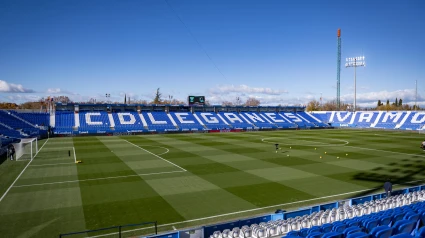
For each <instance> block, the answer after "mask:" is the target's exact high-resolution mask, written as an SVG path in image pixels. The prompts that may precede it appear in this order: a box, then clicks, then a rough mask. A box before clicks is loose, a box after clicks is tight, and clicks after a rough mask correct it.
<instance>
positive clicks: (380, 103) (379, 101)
mask: <svg viewBox="0 0 425 238" xmlns="http://www.w3.org/2000/svg"><path fill="white" fill-rule="evenodd" d="M382 105H384V104H383V103H382V102H381V100H378V106H377V108H378V107H380V106H382Z"/></svg>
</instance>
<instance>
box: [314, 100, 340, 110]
mask: <svg viewBox="0 0 425 238" xmlns="http://www.w3.org/2000/svg"><path fill="white" fill-rule="evenodd" d="M325 104H326V103H325ZM335 108H336V107H335ZM319 110H320V102H319V101H317V100H313V101H310V102H308V104H307V111H310V112H311V111H319Z"/></svg>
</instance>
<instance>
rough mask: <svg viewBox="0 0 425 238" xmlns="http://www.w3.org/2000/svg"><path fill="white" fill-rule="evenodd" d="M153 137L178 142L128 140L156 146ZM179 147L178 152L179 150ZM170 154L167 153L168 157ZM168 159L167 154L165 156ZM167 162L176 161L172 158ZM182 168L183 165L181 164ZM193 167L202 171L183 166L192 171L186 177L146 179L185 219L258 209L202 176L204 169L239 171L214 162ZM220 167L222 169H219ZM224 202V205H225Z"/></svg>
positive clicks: (150, 138) (141, 139) (138, 143)
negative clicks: (197, 167) (155, 139)
mask: <svg viewBox="0 0 425 238" xmlns="http://www.w3.org/2000/svg"><path fill="white" fill-rule="evenodd" d="M153 138H157V139H159V140H161V141H163V142H165V141H167V140H171V141H175V140H174V139H170V138H164V137H162V136H153V137H151V136H148V137H141V136H140V137H129V138H127V137H126V138H125V139H128V140H129V141H131V142H132V143H134V144H136V145H142V144H145V145H146V144H157V145H158V143H157V142H155V141H153V140H152V139H153ZM161 144H162V145H161V146H165V147H167V148H170V151H171V153H173V152H174V151H175V150H182V147H179V146H177V145H174V146H176V148H174V147H171V146H170V145H168V144H166V143H161ZM177 148H178V149H177ZM166 155H168V154H166ZM164 156H165V155H164ZM192 156H193V155H192ZM167 159H168V160H171V161H172V162H174V163H176V164H177V162H176V161H173V160H172V158H170V156H168V157H167ZM196 159H200V160H206V161H207V159H205V158H200V157H199V156H198V158H195V161H196ZM178 165H179V166H182V165H180V164H178ZM192 166H199V170H196V169H193V168H192V167H191V165H189V164H186V165H185V166H182V167H183V168H184V169H187V168H190V169H191V170H190V171H187V172H185V173H184V174H185V175H184V176H183V175H182V174H181V175H178V176H172V175H170V176H167V177H164V178H159V177H157V178H146V181H147V182H148V183H149V185H151V186H152V188H153V189H155V190H156V191H157V192H158V193H159V194H161V196H162V197H163V198H164V199H165V200H167V201H168V202H169V203H170V204H171V205H172V206H173V207H174V209H176V210H177V211H178V212H179V213H180V214H182V216H183V217H185V219H186V220H188V219H194V218H199V215H200V214H202V216H214V215H219V214H223V213H228V212H235V211H240V210H246V209H252V208H256V206H255V205H254V204H252V203H250V202H248V201H246V200H243V199H241V198H240V197H238V196H235V195H234V194H232V193H230V192H229V191H226V190H225V189H223V188H221V187H219V186H217V185H216V184H214V183H211V182H210V181H208V180H206V179H204V178H203V177H202V176H199V174H203V173H204V172H201V171H205V170H204V169H205V168H206V167H207V168H210V169H211V170H212V171H219V172H220V173H222V172H224V171H237V170H236V169H234V168H231V167H228V166H225V165H221V166H220V164H218V163H214V162H213V161H208V162H204V163H202V164H194V165H192ZM217 166H219V167H217ZM224 201H225V202H224Z"/></svg>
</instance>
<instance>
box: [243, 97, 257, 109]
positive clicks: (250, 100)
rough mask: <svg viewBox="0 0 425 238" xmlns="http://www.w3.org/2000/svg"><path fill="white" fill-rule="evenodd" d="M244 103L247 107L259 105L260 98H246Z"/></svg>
mask: <svg viewBox="0 0 425 238" xmlns="http://www.w3.org/2000/svg"><path fill="white" fill-rule="evenodd" d="M244 105H245V106H249V107H256V106H259V105H260V100H258V99H256V98H253V97H250V98H248V99H247V100H246V102H245V104H244Z"/></svg>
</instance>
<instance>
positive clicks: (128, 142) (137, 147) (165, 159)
mask: <svg viewBox="0 0 425 238" xmlns="http://www.w3.org/2000/svg"><path fill="white" fill-rule="evenodd" d="M125 141H127V142H128V143H129V144H131V145H133V146H136V147H137V148H139V149H141V150H144V151H146V152H148V153H149V154H151V155H153V156H155V157H157V158H160V159H162V160H164V161H166V162H168V163H170V164H172V165H174V166H176V167H177V168H179V169H181V170H183V171H185V172H186V171H187V170H185V169H183V168H182V167H180V166H178V165H177V164H175V163H173V162H171V161H168V160H166V159H164V158H162V157H161V156H159V155H156V154H154V153H152V152H150V151H148V150H145V149H143V148H142V147H140V146H138V145H136V144H133V143H131V142H130V141H128V140H125Z"/></svg>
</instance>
